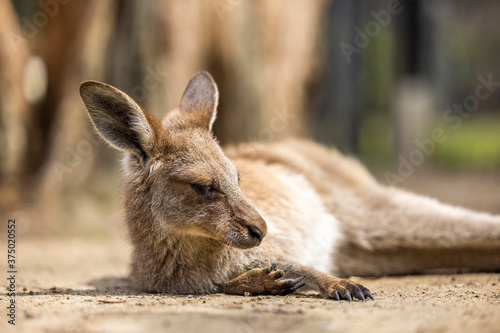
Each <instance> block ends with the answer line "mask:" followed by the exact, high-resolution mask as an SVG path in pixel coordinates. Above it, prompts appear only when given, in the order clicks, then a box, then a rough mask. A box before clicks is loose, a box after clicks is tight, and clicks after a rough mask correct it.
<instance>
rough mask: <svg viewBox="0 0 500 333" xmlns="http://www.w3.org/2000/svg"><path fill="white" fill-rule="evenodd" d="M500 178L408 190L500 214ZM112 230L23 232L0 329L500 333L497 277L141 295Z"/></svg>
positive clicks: (425, 181)
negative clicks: (329, 291)
mask: <svg viewBox="0 0 500 333" xmlns="http://www.w3.org/2000/svg"><path fill="white" fill-rule="evenodd" d="M419 177H421V178H419ZM454 179H460V181H455V180H454ZM460 184H462V186H461V187H460ZM464 184H465V185H466V187H465V189H466V190H464V187H463V185H464ZM495 184H500V175H498V174H496V175H485V174H477V175H460V174H457V173H454V174H449V173H443V174H440V173H437V174H436V173H433V174H432V175H425V176H424V175H420V176H419V175H415V178H414V179H413V178H412V180H410V181H409V182H408V183H406V184H404V187H407V188H411V189H413V190H415V191H417V192H421V193H430V194H432V195H434V196H437V197H440V198H442V199H444V200H446V201H448V202H452V203H457V204H463V205H466V206H468V207H470V208H478V209H482V210H488V211H492V212H496V213H499V212H500V211H499V208H500V202H499V200H500V199H499V198H500V195H499V194H500V189H499V188H498V186H496V188H495ZM443 187H444V189H442V188H443ZM458 187H460V188H461V189H462V190H461V191H457V190H455V188H458ZM485 187H486V188H485ZM446 189H448V190H446ZM457 193H462V195H458V194H457ZM111 235H112V236H108V237H104V238H98V239H95V238H92V237H86V238H82V237H47V236H45V237H43V238H35V237H33V236H25V235H21V236H19V237H18V242H17V249H18V258H17V260H18V267H17V268H18V273H17V275H16V278H17V280H16V289H17V291H18V294H17V296H16V297H15V301H16V325H15V326H12V325H9V324H8V322H7V320H8V319H9V318H8V317H7V313H8V309H7V306H8V304H9V301H10V299H11V298H10V297H8V296H7V295H6V293H5V290H6V288H7V286H8V283H7V280H6V279H5V278H2V280H1V282H0V286H1V287H2V293H0V314H1V317H0V318H1V319H0V332H146V331H147V332H156V331H158V332H160V331H166V332H196V333H198V332H199V333H201V332H238V333H239V332H362V331H369V332H440V333H443V332H500V274H464V275H460V274H452V275H429V276H406V277H382V278H377V279H366V278H355V279H356V280H357V281H358V282H359V283H361V284H363V285H365V286H366V287H368V288H369V289H370V290H371V291H372V293H373V295H374V296H375V299H376V300H375V301H366V302H359V301H355V302H352V303H349V302H345V301H341V302H337V301H332V300H324V299H321V298H319V297H318V296H317V295H315V294H312V293H309V294H298V295H295V294H294V295H289V296H273V297H270V296H261V297H252V296H249V297H236V296H225V295H220V294H216V295H203V296H198V295H162V294H142V293H138V292H136V291H134V290H131V289H130V288H129V287H128V281H127V274H128V263H129V253H130V247H129V245H128V243H127V242H126V241H125V240H124V237H123V234H122V232H118V231H117V232H116V233H111ZM1 244H2V248H4V247H5V246H4V244H6V243H5V238H2V242H1ZM3 261H4V260H2V264H1V265H0V267H1V268H2V270H3V271H4V272H5V271H6V267H5V263H4V262H3Z"/></svg>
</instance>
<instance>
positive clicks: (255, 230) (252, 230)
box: [248, 225, 263, 241]
mask: <svg viewBox="0 0 500 333" xmlns="http://www.w3.org/2000/svg"><path fill="white" fill-rule="evenodd" d="M248 234H249V235H250V236H251V237H253V238H257V239H258V240H259V241H261V240H262V238H263V236H262V235H263V233H262V230H260V229H259V227H257V226H256V225H249V226H248Z"/></svg>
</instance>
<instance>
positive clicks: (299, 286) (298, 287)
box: [290, 283, 306, 293]
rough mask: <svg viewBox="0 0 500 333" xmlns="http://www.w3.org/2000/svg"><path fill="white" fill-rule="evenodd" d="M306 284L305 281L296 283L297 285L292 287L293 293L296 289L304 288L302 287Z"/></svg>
mask: <svg viewBox="0 0 500 333" xmlns="http://www.w3.org/2000/svg"><path fill="white" fill-rule="evenodd" d="M305 285H306V284H305V283H301V284H298V285H296V286H295V287H292V288H290V292H292V293H293V292H295V291H296V290H298V289H300V288H302V287H303V286H305Z"/></svg>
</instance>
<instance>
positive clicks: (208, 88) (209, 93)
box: [179, 71, 219, 130]
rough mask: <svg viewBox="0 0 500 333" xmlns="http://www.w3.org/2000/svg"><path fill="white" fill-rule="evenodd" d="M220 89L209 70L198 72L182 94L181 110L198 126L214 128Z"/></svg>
mask: <svg viewBox="0 0 500 333" xmlns="http://www.w3.org/2000/svg"><path fill="white" fill-rule="evenodd" d="M218 102H219V90H218V89H217V85H216V84H215V81H214V79H213V78H212V76H211V75H210V74H208V73H207V72H204V71H203V72H198V73H196V74H195V75H194V76H193V77H192V78H191V80H190V81H189V83H188V85H187V87H186V90H185V91H184V93H183V94H182V98H181V103H180V104H179V110H180V111H181V112H186V113H188V115H189V118H190V119H191V120H192V121H194V123H195V125H196V126H199V127H203V128H206V129H208V130H212V125H213V123H214V121H215V117H216V116H217V110H216V109H217V104H218Z"/></svg>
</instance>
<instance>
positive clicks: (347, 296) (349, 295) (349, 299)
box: [345, 292, 352, 302]
mask: <svg viewBox="0 0 500 333" xmlns="http://www.w3.org/2000/svg"><path fill="white" fill-rule="evenodd" d="M345 297H346V298H347V300H348V301H349V302H352V297H351V294H349V292H347V293H346V295H345Z"/></svg>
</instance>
